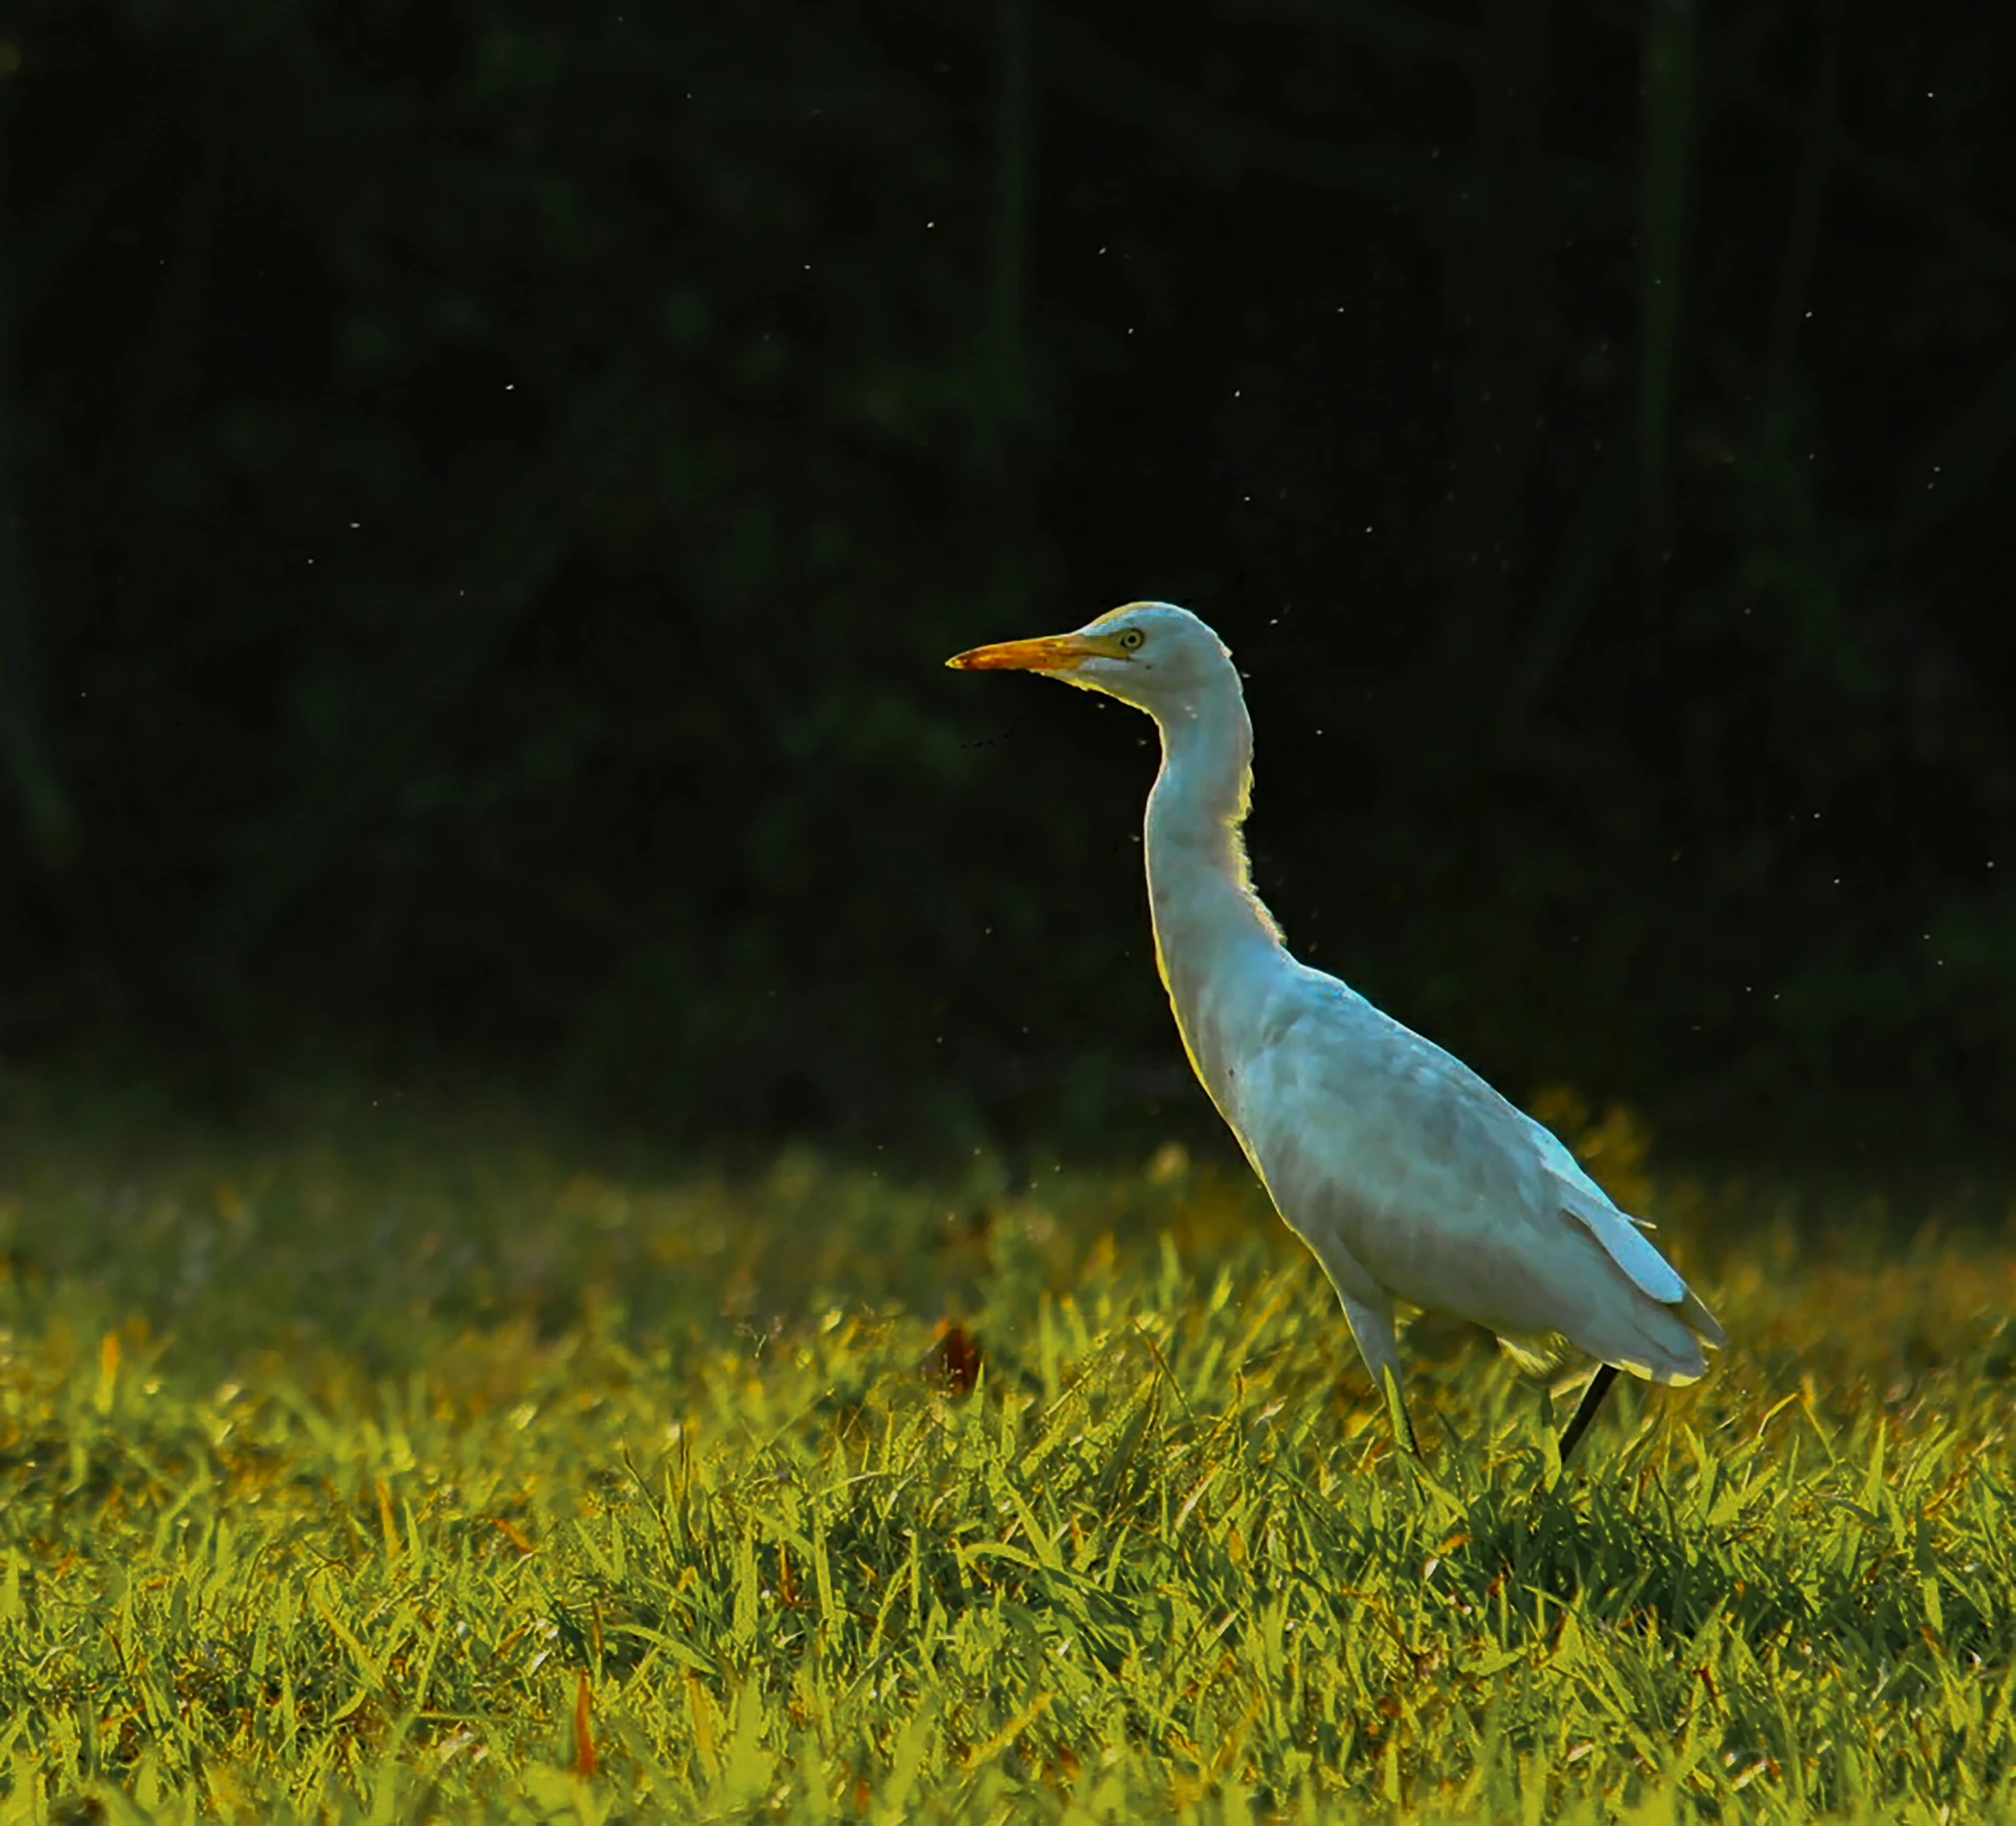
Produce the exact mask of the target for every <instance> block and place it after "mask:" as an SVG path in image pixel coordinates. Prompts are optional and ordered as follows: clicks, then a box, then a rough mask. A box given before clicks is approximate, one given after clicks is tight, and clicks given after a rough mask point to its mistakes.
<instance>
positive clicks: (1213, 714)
mask: <svg viewBox="0 0 2016 1826" xmlns="http://www.w3.org/2000/svg"><path fill="white" fill-rule="evenodd" d="M1155 722H1156V725H1157V726H1158V727H1159V729H1160V730H1161V736H1162V766H1161V772H1160V773H1159V774H1158V775H1156V777H1155V786H1154V791H1153V792H1152V793H1151V794H1149V796H1148V813H1147V832H1146V850H1147V872H1148V904H1149V907H1150V910H1151V911H1152V913H1153V916H1154V931H1155V961H1156V964H1157V966H1158V967H1159V968H1160V970H1161V976H1162V982H1163V984H1164V985H1165V986H1166V987H1167V989H1168V992H1169V1003H1170V1006H1171V1007H1173V1008H1174V1010H1175V1016H1176V1026H1177V1027H1178V1028H1179V1029H1180V1031H1181V1033H1182V1037H1183V1046H1184V1049H1185V1050H1186V1051H1187V1052H1188V1053H1189V1057H1190V1063H1191V1065H1192V1066H1193V1067H1194V1068H1195V1070H1196V1074H1197V1076H1198V1078H1199V1079H1200V1080H1202V1083H1203V1085H1204V1088H1205V1089H1206V1090H1208V1091H1209V1092H1210V1093H1211V1096H1212V1098H1213V1099H1214V1100H1215V1101H1216V1102H1217V1104H1218V1107H1219V1108H1220V1110H1223V1111H1224V1112H1225V1114H1226V1116H1227V1117H1228V1118H1230V1116H1231V1114H1232V1109H1231V1106H1230V1102H1229V1099H1230V1098H1231V1096H1232V1095H1233V1092H1234V1088H1235V1087H1234V1086H1233V1084H1232V1082H1231V1079H1230V1075H1229V1060H1230V1058H1231V1057H1232V1056H1233V1055H1234V1048H1233V1046H1232V1043H1231V1042H1232V1041H1233V1039H1234V1036H1235V1034H1236V1032H1237V1030H1238V1027H1239V1025H1240V1023H1241V1019H1242V1017H1244V1018H1248V1019H1249V1018H1251V1017H1252V1016H1253V1015H1254V1014H1255V1013H1257V1011H1258V1000H1259V996H1258V991H1259V990H1261V989H1262V988H1263V986H1264V981H1265V978H1266V977H1268V976H1269V975H1271V974H1272V973H1274V972H1276V971H1279V970H1281V969H1283V968H1288V967H1292V959H1290V958H1289V956H1288V955H1287V952H1286V951H1285V950H1284V949H1283V947H1282V944H1281V934H1280V928H1279V927H1278V926H1277V925H1276V924H1275V923H1274V920H1273V915H1272V914H1270V913H1268V912H1267V910H1266V908H1265V907H1264V906H1262V905H1261V903H1260V899H1259V897H1258V896H1257V895H1256V894H1254V893H1253V887H1252V881H1251V877H1250V875H1249V873H1248V870H1247V867H1246V847H1245V842H1244V839H1243V838H1242V837H1241V835H1240V829H1239V828H1240V826H1241V825H1243V824H1244V823H1245V817H1246V808H1247V805H1248V803H1249V802H1250V799H1251V794H1252V778H1253V777H1252V753H1253V726H1252V724H1251V722H1250V721H1249V720H1248V718H1247V716H1246V707H1245V700H1244V698H1243V696H1242V694H1241V693H1240V691H1239V683H1238V675H1237V674H1236V673H1235V672H1233V670H1232V669H1231V667H1230V666H1229V665H1227V666H1226V667H1225V670H1224V676H1223V680H1222V684H1220V683H1218V682H1217V681H1215V680H1214V681H1213V683H1212V686H1211V688H1210V689H1209V690H1208V691H1206V692H1203V693H1200V694H1199V695H1197V696H1196V697H1195V698H1192V699H1190V700H1188V701H1186V702H1185V703H1184V704H1183V705H1181V706H1180V707H1179V708H1176V709H1173V710H1171V711H1170V712H1169V713H1167V714H1166V715H1157V716H1156V718H1155ZM1236 1126H1237V1124H1236V1122H1234V1127H1236Z"/></svg>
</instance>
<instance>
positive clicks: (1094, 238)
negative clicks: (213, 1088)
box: [0, 0, 2016, 1148]
mask: <svg viewBox="0 0 2016 1826" xmlns="http://www.w3.org/2000/svg"><path fill="white" fill-rule="evenodd" d="M13 18H14V21H15V23H14V24H13V25H12V26H11V27H9V28H7V35H6V38H5V41H4V43H0V179H4V188H5V203H4V215H0V283H4V288H5V290H4V299H0V307H4V308H0V771H4V785H5V790H6V798H7V801H8V804H7V807H6V812H5V817H4V819H0V884H4V889H5V892H4V897H0V1056H7V1057H12V1058H15V1059H33V1058H35V1057H37V1056H39V1055H42V1054H46V1053H49V1052H58V1051H66V1050H67V1051H73V1052H74V1051H82V1052H84V1053H85V1054H87V1055H90V1054H97V1053H109V1054H123V1055H127V1056H133V1057H140V1058H144V1059H147V1060H150V1061H152V1062H153V1063H154V1064H155V1065H156V1066H157V1067H159V1068H162V1069H166V1070H170V1071H173V1070H176V1069H178V1068H180V1065H181V1063H182V1062H183V1061H186V1060H191V1059H196V1058H199V1057H200V1058H201V1059H203V1060H205V1061H208V1062H209V1063H208V1065H206V1068H209V1067H210V1066H213V1065H216V1064H217V1063H218V1061H222V1062H223V1066H224V1067H225V1068H227V1069H230V1070H236V1071H239V1072H247V1071H249V1072H252V1073H255V1074H265V1073H270V1072H271V1071H274V1070H276V1069H280V1068H282V1067H283V1066H284V1065H286V1064H288V1063H290V1062H298V1061H301V1060H304V1059H309V1058H312V1057H315V1056H318V1055H321V1054H325V1053H335V1054H337V1055H340V1056H344V1057H348V1058H353V1059H357V1058H361V1059H363V1060H365V1061H367V1062H368V1063H370V1064H371V1065H372V1067H373V1068H375V1069H384V1070H391V1071H397V1070H401V1069H407V1068H412V1066H413V1065H414V1062H415V1061H417V1060H424V1059H435V1058H450V1059H457V1060H461V1061H465V1062H470V1063H474V1064H477V1065H479V1066H481V1067H482V1068H485V1069H498V1070H504V1071H508V1072H511V1073H515V1074H529V1075H531V1076H532V1077H533V1078H535V1079H536V1080H537V1081H542V1082H547V1083H551V1084H554V1085H558V1086H564V1087H567V1088H568V1089H570V1090H571V1092H572V1093H574V1094H576V1095H578V1096H580V1097H582V1098H584V1099H586V1100H587V1101H589V1102H590V1103H592V1104H593V1105H595V1106H597V1107H603V1108H613V1109H620V1110H624V1111H626V1112H628V1113H631V1114H635V1115H638V1116H641V1117H645V1118H647V1119H649V1120H651V1121H654V1122H656V1123H659V1124H661V1125H663V1126H664V1127H666V1128H667V1129H668V1130H670V1131H674V1132H679V1133H684V1134H690V1135H694V1136H697V1137H704V1136H708V1135H713V1134H719V1133H723V1132H726V1131H728V1130H732V1129H737V1130H745V1131H747V1130H760V1131H773V1130H777V1129H814V1130H826V1131H836V1132H840V1133H842V1134H846V1135H850V1136H853V1137H854V1138H856V1139H865V1138H870V1137H873V1138H885V1137H895V1138H898V1139H902V1140H915V1139H920V1138H927V1137H932V1136H937V1137H941V1138H943V1137H947V1136H958V1135H964V1134H967V1133H968V1132H969V1131H976V1130H985V1129H994V1130H996V1131H1000V1132H1014V1131H1017V1130H1022V1131H1025V1130H1027V1129H1029V1128H1031V1127H1034V1126H1047V1127H1050V1128H1053V1129H1056V1130H1058V1131H1060V1132H1072V1133H1076V1134H1079V1135H1085V1134H1096V1133H1100V1132H1108V1133H1132V1132H1134V1130H1133V1128H1132V1126H1131V1124H1132V1123H1133V1121H1134V1119H1135V1118H1134V1116H1133V1115H1132V1114H1130V1112H1134V1111H1141V1112H1144V1114H1145V1115H1146V1117H1147V1118H1148V1119H1150V1120H1153V1121H1168V1120H1187V1119H1188V1118H1189V1117H1190V1116H1191V1115H1193V1114H1194V1113H1195V1110H1196V1107H1197V1105H1196V1102H1195V1100H1194V1098H1193V1096H1192V1094H1191V1093H1190V1092H1188V1091H1187V1090H1186V1089H1184V1088H1183V1087H1182V1083H1181V1075H1180V1061H1179V1057H1178V1055H1177V1053H1176V1051H1175V1047H1174V1042H1173V1038H1172V1036H1171V1034H1170V1033H1169V1031H1168V1028H1167V1022H1166V1017H1165V1014H1164V1013H1163V1011H1162V1008H1161V1006H1160V1002H1159V991H1158V989H1157V986H1156V984H1155V981H1154V977H1153V971H1152V966H1151V964H1150V961H1149V958H1148V952H1147V946H1146V942H1145V930H1144V920H1143V912H1142V906H1141V896H1140V890H1139V885H1138V882H1137V879H1136V871H1137V865H1138V852H1137V849H1136V848H1135V847H1134V845H1133V843H1132V834H1133V831H1134V828H1135V824H1136V820H1137V816H1138V802H1139V798H1140V795H1141V793H1142V791H1143V790H1144V788H1145V785H1146V781H1147V776H1148V773H1149V771H1150V766H1151V760H1150V756H1149V755H1148V754H1146V753H1144V752H1143V747H1142V745H1143V743H1144V742H1145V740H1146V738H1147V736H1148V732H1147V730H1146V727H1145V726H1144V725H1142V726H1140V727H1135V725H1134V724H1133V722H1132V721H1131V720H1127V719H1124V718H1123V716H1122V714H1121V713H1118V712H1113V713H1112V714H1111V715H1110V716H1109V717H1107V718H1106V719H1105V720H1104V721H1103V722H1100V721H1098V720H1097V719H1094V718H1091V717H1089V716H1088V714H1087V713H1088V706H1087V704H1086V703H1085V702H1084V701H1082V700H1077V699H1074V698H1070V697H1068V696H1067V695H1066V694H1063V693H1058V692H1054V691H1045V690H1044V689H1041V688H1038V687H1036V686H1033V685H1027V684H1025V683H1023V682H1019V681H1016V682H1004V681H986V682H982V681H974V680H962V679H958V678H955V677H953V676H951V675H947V674H944V673H942V672H941V671H939V670H938V661H939V660H940V659H941V658H942V656H943V655H944V654H945V653H947V652H949V651H951V650H952V649H954V648H956V647H960V646H964V645H968V644H971V643H972V642H974V641H978V640H982V639H990V638H996V637H999V636H1004V635H1008V634H1018V633H1026V632H1039V631H1044V630H1048V629H1051V628H1054V627H1061V626H1066V625H1070V624H1074V623H1075V622H1077V621H1080V620H1083V619H1085V618H1087V617H1089V616H1090V615H1091V614H1093V613H1095V612H1097V611H1098V610H1100V609H1102V608H1104V607H1107V606H1109V605H1110V604H1112V603H1114V602H1117V601H1120V600H1124V599H1127V598H1130V597H1136V596H1149V595H1152V596H1163V597H1169V598H1173V599H1176V600H1180V601H1183V602H1185V603H1187V604H1189V605H1190V606H1192V607H1194V608H1196V609H1197V610H1199V611H1200V612H1201V613H1203V614H1204V615H1205V616H1206V617H1207V619H1209V620H1211V621H1212V622H1213V623H1214V624H1215V625H1216V626H1218V627H1219V629H1220V631H1221V632H1222V633H1224V634H1225V635H1226V636H1227V638H1228V639H1229V640H1230V641H1231V642H1232V644H1233V646H1234V648H1235V650H1236V652H1237V655H1238V657H1239V660H1240V662H1241V664H1242V666H1243V667H1244V668H1245V669H1246V671H1247V672H1248V674H1249V676H1250V685H1249V691H1250V695H1251V698H1252V701H1253V706H1254V712H1255V717H1256V720H1257V723H1258V728H1259V744H1260V746H1259V791H1258V799H1257V816H1256V819H1255V823H1254V826H1253V830H1252V838H1253V846H1254V852H1255V861H1256V868H1257V872H1258V874H1259V877H1260V880H1261V884H1262V887H1263V889H1264V890H1265V891H1266V892H1267V893H1268V894H1269V896H1270V898H1271V899H1272V900H1273V902H1274V903H1275V905H1276V907H1277V909H1278V911H1279V912H1280V913H1281V914H1282V916H1283V918H1284V920H1285V922H1286V924H1287V926H1288V928H1289V931H1290V934H1291V936H1293V937H1295V938H1296V939H1297V940H1298V941H1300V942H1301V943H1302V945H1303V946H1304V948H1313V950H1314V953H1315V956H1316V959H1317V960H1318V961H1320V962H1323V963H1326V964H1329V965H1332V966H1334V967H1336V968H1338V969H1340V970H1341V971H1342V972H1343V973H1345V974H1346V975H1348V976H1350V977H1351V978H1352V979H1353V980H1355V981H1356V982H1358V983H1359V984H1360V986H1362V987H1364V988H1365V989H1366V990H1367V991H1368V992H1369V993H1371V994H1373V995H1374V996H1375V997H1376V998H1378V999H1380V1000H1382V1001H1384V1002H1386V1003H1387V1004H1388V1005H1390V1006H1392V1007H1393V1008H1394V1009H1395V1010H1396V1011H1398V1012H1400V1013H1401V1014H1403V1015H1404V1016H1405V1017H1406V1018H1409V1019H1410V1020H1412V1021H1413V1022H1414V1023H1415V1024H1417V1025H1421V1026H1423V1027H1424V1028H1426V1029H1427V1030H1428V1031H1430V1032H1432V1033H1434V1034H1435V1035H1436V1036H1437V1037H1440V1038H1443V1039H1445V1040H1447V1041H1449V1042H1451V1043H1453V1044H1455V1045H1456V1046H1457V1047H1458V1048H1459V1049H1460V1050H1462V1051H1463V1052H1465V1053H1466V1054H1467V1055H1469V1056H1471V1057H1472V1058H1474V1059H1476V1060H1477V1061H1478V1062H1479V1063H1480V1064H1482V1065H1484V1066H1485V1067H1486V1068H1488V1069H1489V1070H1491V1071H1493V1072H1494V1073H1496V1074H1497V1075H1499V1076H1500V1077H1501V1078H1502V1079H1503V1080H1504V1081H1505V1082H1506V1083H1507V1084H1508V1087H1511V1088H1514V1089H1518V1088H1522V1087H1530V1086H1531V1085H1533V1084H1535V1083H1537V1082H1540V1081H1544V1080H1547V1079H1567V1080H1571V1081H1573V1082H1575V1083H1577V1084H1579V1085H1582V1086H1583V1087H1584V1088H1586V1089H1589V1090H1591V1091H1593V1092H1597V1093H1602V1094H1610V1093H1614V1094H1619V1095H1625V1096H1629V1097H1632V1098H1635V1099H1637V1100H1639V1101H1641V1102H1643V1103H1645V1104H1647V1105H1649V1106H1650V1107H1651V1108H1652V1109H1653V1110H1654V1111H1655V1112H1657V1113H1658V1114H1659V1115H1660V1116H1661V1117H1662V1118H1663V1119H1664V1120H1666V1121H1667V1122H1668V1123H1670V1124H1673V1125H1676V1126H1677V1127H1679V1128H1680V1129H1681V1130H1682V1131H1683V1132H1685V1133H1688V1134H1691V1135H1693V1136H1695V1137H1697V1138H1698V1139H1699V1140H1700V1141H1702V1142H1703V1143H1707V1144H1720V1143H1727V1144H1731V1145H1753V1144H1758V1143H1770V1142H1776V1141H1780V1140H1783V1139H1785V1138H1788V1137H1796V1138H1797V1139H1799V1140H1800V1141H1801V1143H1802V1144H1810V1145H1815V1146H1819V1147H1823V1148H1824V1147H1835V1146H1838V1145H1839V1144H1840V1143H1841V1142H1842V1141H1844V1140H1848V1139H1853V1140H1854V1141H1856V1142H1857V1143H1866V1142H1871V1141H1875V1140H1885V1141H1894V1142H1895V1143H1897V1144H1899V1145H1903V1146H1922V1145H1923V1144H1925V1143H1926V1142H1928V1141H1930V1142H1934V1143H1937V1144H1940V1145H1945V1144H1949V1143H1950V1144H1955V1145H1959V1144H1965V1145H1968V1146H1978V1145H1981V1144H1982V1143H1984V1142H1986V1141H1989V1140H1991V1139H1993V1138H1994V1137H1996V1136H1997V1135H1998V1134H1999V1133H2000V1132H2001V1129H2002V1126H2003V1124H2004V1121H2005V1118H2006V1112H2007V1111H2008V1110H2009V1109H2011V1108H2016V1064H2012V1060H2016V1043H2012V1041H2016V905H2012V898H2011V895H2010V892H2009V889H2008V886H2007V884H2008V880H2009V878H2010V876H2011V875H2012V874H2016V846H2011V845H2010V844H2009V843H2008V839H2009V836H2010V833H2011V831H2012V829H2016V735H2012V729H2011V715H2010V698H2009V688H2010V686H2011V683H2012V676H2011V675H2012V666H2011V660H2012V652H2016V634H2012V616H2011V611H2010V597H2011V591H2010V581H2009V574H2010V567H2009V564H2008V560H2007V550H2008V545H2009V536H2008V532H2007V527H2008V524H2009V522H2008V516H2007V509H2006V504H2007V496H2008V490H2009V484H2010V481H2011V479H2012V474H2016V464H2012V455H2011V447H2012V441H2016V337H2012V329H2016V308H2012V306H2016V234H2012V231H2011V228H2010V218H2009V213H2008V208H2007V199H2008V198H2009V196H2010V195H2011V194H2016V155H2012V134H2011V131H2010V128H2009V126H2008V122H2009V121H2010V120H2011V119H2012V118H2016V58H2012V30H2016V28H2012V27H2011V25H2010V23H2009V22H2008V20H2006V19H2004V18H2003V17H2002V16H2001V15H1999V14H1997V13H1995V12H1994V11H1993V9H1987V8H1971V9H1969V8H1959V7H1931V8H1921V9H1918V10H1917V11H1916V12H1913V13H1911V14H1909V15H1899V14H1897V13H1896V12H1895V11H1894V10H1892V9H1879V8H1875V7H1870V6H1865V5H1859V4H1855V3H1853V0H1799V3H1792V0H1786V3H1784V4H1772V3H1769V0H1766V3H1765V4H1759V5H1755V6H1745V7H1742V8H1720V9H1705V8H1697V7H1695V6H1693V5H1689V4H1682V3H1677V0H1652V3H1650V4H1644V5H1630V6H1626V5H1622V4H1610V3H1608V0H1578V3H1576V4H1556V5H1549V4H1547V3H1546V0H1476V3H1475V4H1473V5H1467V6H1460V7H1459V6H1455V5H1446V6H1437V7H1433V8H1428V7H1416V6H1408V5H1402V4H1399V3H1397V0H1393V3H1382V0H1251V3H1249V4H1236V5H1235V4H1231V3H1230V0H1179V3H1178V4H1175V5H1173V6H1171V7H1169V8H1166V9H1163V10H1162V13H1161V14H1160V21H1161V23H1160V24H1159V25H1158V27H1157V29H1156V30H1155V31H1154V32H1153V33H1152V34H1144V33H1143V32H1142V31H1141V30H1140V29H1139V25H1138V20H1139V15H1138V13H1137V12H1136V11H1131V10H1129V9H1126V8H1121V7H1117V6H1114V5H1111V4H1104V3H1100V4H1094V5H1087V6H1070V7H1062V6H1056V5H1054V4H1037V0H991V3H990V4H989V5H987V6H982V7H974V8H947V7H939V6H927V5H924V4H921V3H916V0H888V3H886V4H882V5H878V6H875V7H870V8H856V9H849V8H834V7H827V6H817V5H811V4H805V3H802V0H801V3H798V4H761V3H758V0H724V3H723V4H720V5H711V6H708V7H646V6H641V5H637V4H634V3H632V0H573V3H570V4H566V5H561V4H537V3H535V0H484V3H483V4H480V5H479V4H476V3H475V0H430V3H429V4H426V5H419V4H409V3H407V0H344V4H341V5H337V4H334V3H333V0H207V3H206V0H191V3H190V4H186V5H175V6H170V5H166V4H159V3H156V0H22V4H21V5H20V6H18V7H17V8H16V10H15V13H14V15H13ZM1998 865H1999V867H1998ZM1115 1125H1117V1126H1115Z"/></svg>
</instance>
